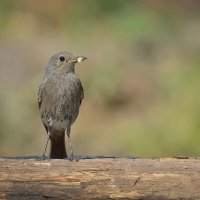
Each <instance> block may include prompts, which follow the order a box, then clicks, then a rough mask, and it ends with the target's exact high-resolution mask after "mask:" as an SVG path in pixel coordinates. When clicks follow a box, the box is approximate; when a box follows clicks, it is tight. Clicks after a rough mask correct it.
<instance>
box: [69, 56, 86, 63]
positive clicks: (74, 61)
mask: <svg viewBox="0 0 200 200" xmlns="http://www.w3.org/2000/svg"><path fill="white" fill-rule="evenodd" d="M85 59H87V58H86V57H84V56H77V57H76V58H73V59H71V60H70V62H71V63H77V62H78V63H79V62H82V61H83V60H85Z"/></svg>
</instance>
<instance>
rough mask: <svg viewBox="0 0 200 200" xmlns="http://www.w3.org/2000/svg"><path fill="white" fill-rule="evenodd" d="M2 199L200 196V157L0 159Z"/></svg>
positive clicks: (0, 192) (193, 197)
mask: <svg viewBox="0 0 200 200" xmlns="http://www.w3.org/2000/svg"><path fill="white" fill-rule="evenodd" d="M0 166H1V167H0V199H123V200H125V199H140V200H142V199H144V200H149V199H150V200H151V199H154V200H157V199H159V200H165V199H200V159H198V158H189V159H177V158H163V159H143V158H137V159H128V158H103V159H100V158H98V159H80V160H79V161H78V162H76V161H69V160H44V161H42V160H41V161H38V160H35V159H9V158H6V159H4V158H2V159H0Z"/></svg>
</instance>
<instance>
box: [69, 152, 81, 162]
mask: <svg viewBox="0 0 200 200" xmlns="http://www.w3.org/2000/svg"><path fill="white" fill-rule="evenodd" d="M69 160H70V161H75V162H78V161H79V158H78V156H74V155H73V154H72V155H71V156H70V157H69Z"/></svg>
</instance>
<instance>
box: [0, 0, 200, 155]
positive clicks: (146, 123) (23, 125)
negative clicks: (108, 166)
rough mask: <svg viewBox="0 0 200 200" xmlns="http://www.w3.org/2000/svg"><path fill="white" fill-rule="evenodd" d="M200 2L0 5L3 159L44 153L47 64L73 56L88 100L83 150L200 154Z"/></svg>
mask: <svg viewBox="0 0 200 200" xmlns="http://www.w3.org/2000/svg"><path fill="white" fill-rule="evenodd" d="M199 4H200V3H199V2H198V1H195V0H191V1H186V0H181V1H178V0H175V1H158V0H152V1H143V0H140V1H137V0H109V1H108V0H96V1H93V0H83V1H82V0H75V1H69V0H68V1H67V0H57V1H53V0H43V1H39V0H29V1H26V0H15V1H12V0H1V1H0V44H1V45H0V70H1V71H0V110H1V112H0V156H11V155H36V154H41V153H42V151H43V148H44V144H45V142H46V133H45V130H44V128H43V126H42V123H41V121H40V116H39V111H38V107H37V90H38V86H39V84H40V81H41V80H42V77H43V73H44V67H45V65H46V63H47V61H48V59H49V57H50V56H52V55H53V54H54V53H56V52H59V51H63V50H69V51H72V52H74V53H75V54H76V55H84V56H87V57H88V58H89V59H88V60H87V62H85V63H83V64H81V65H80V66H77V68H76V72H77V73H78V75H79V76H80V78H81V80H82V82H83V86H84V89H85V99H84V101H83V104H82V106H81V111H80V114H79V117H78V119H77V121H76V122H75V124H74V125H73V129H72V140H73V146H74V151H75V153H76V154H79V155H80V154H82V155H85V154H89V155H98V154H100V155H116V156H128V155H133V156H174V155H188V156H198V155H199V152H200V145H199V143H200V92H199V91H200V78H199V77H200V67H199V66H200V55H199V54H200V53H199V52H200V37H199V35H200V5H199Z"/></svg>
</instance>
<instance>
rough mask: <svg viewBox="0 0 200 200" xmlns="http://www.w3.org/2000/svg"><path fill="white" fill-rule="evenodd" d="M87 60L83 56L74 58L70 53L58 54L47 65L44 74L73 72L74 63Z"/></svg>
mask: <svg viewBox="0 0 200 200" xmlns="http://www.w3.org/2000/svg"><path fill="white" fill-rule="evenodd" d="M85 59H87V58H86V57H84V56H74V55H73V54H72V53H71V52H67V51H65V52H60V53H57V54H55V55H53V56H52V57H51V58H50V60H49V62H48V65H47V68H46V74H49V73H52V72H59V73H69V72H74V66H75V64H76V63H79V62H82V61H84V60H85Z"/></svg>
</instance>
